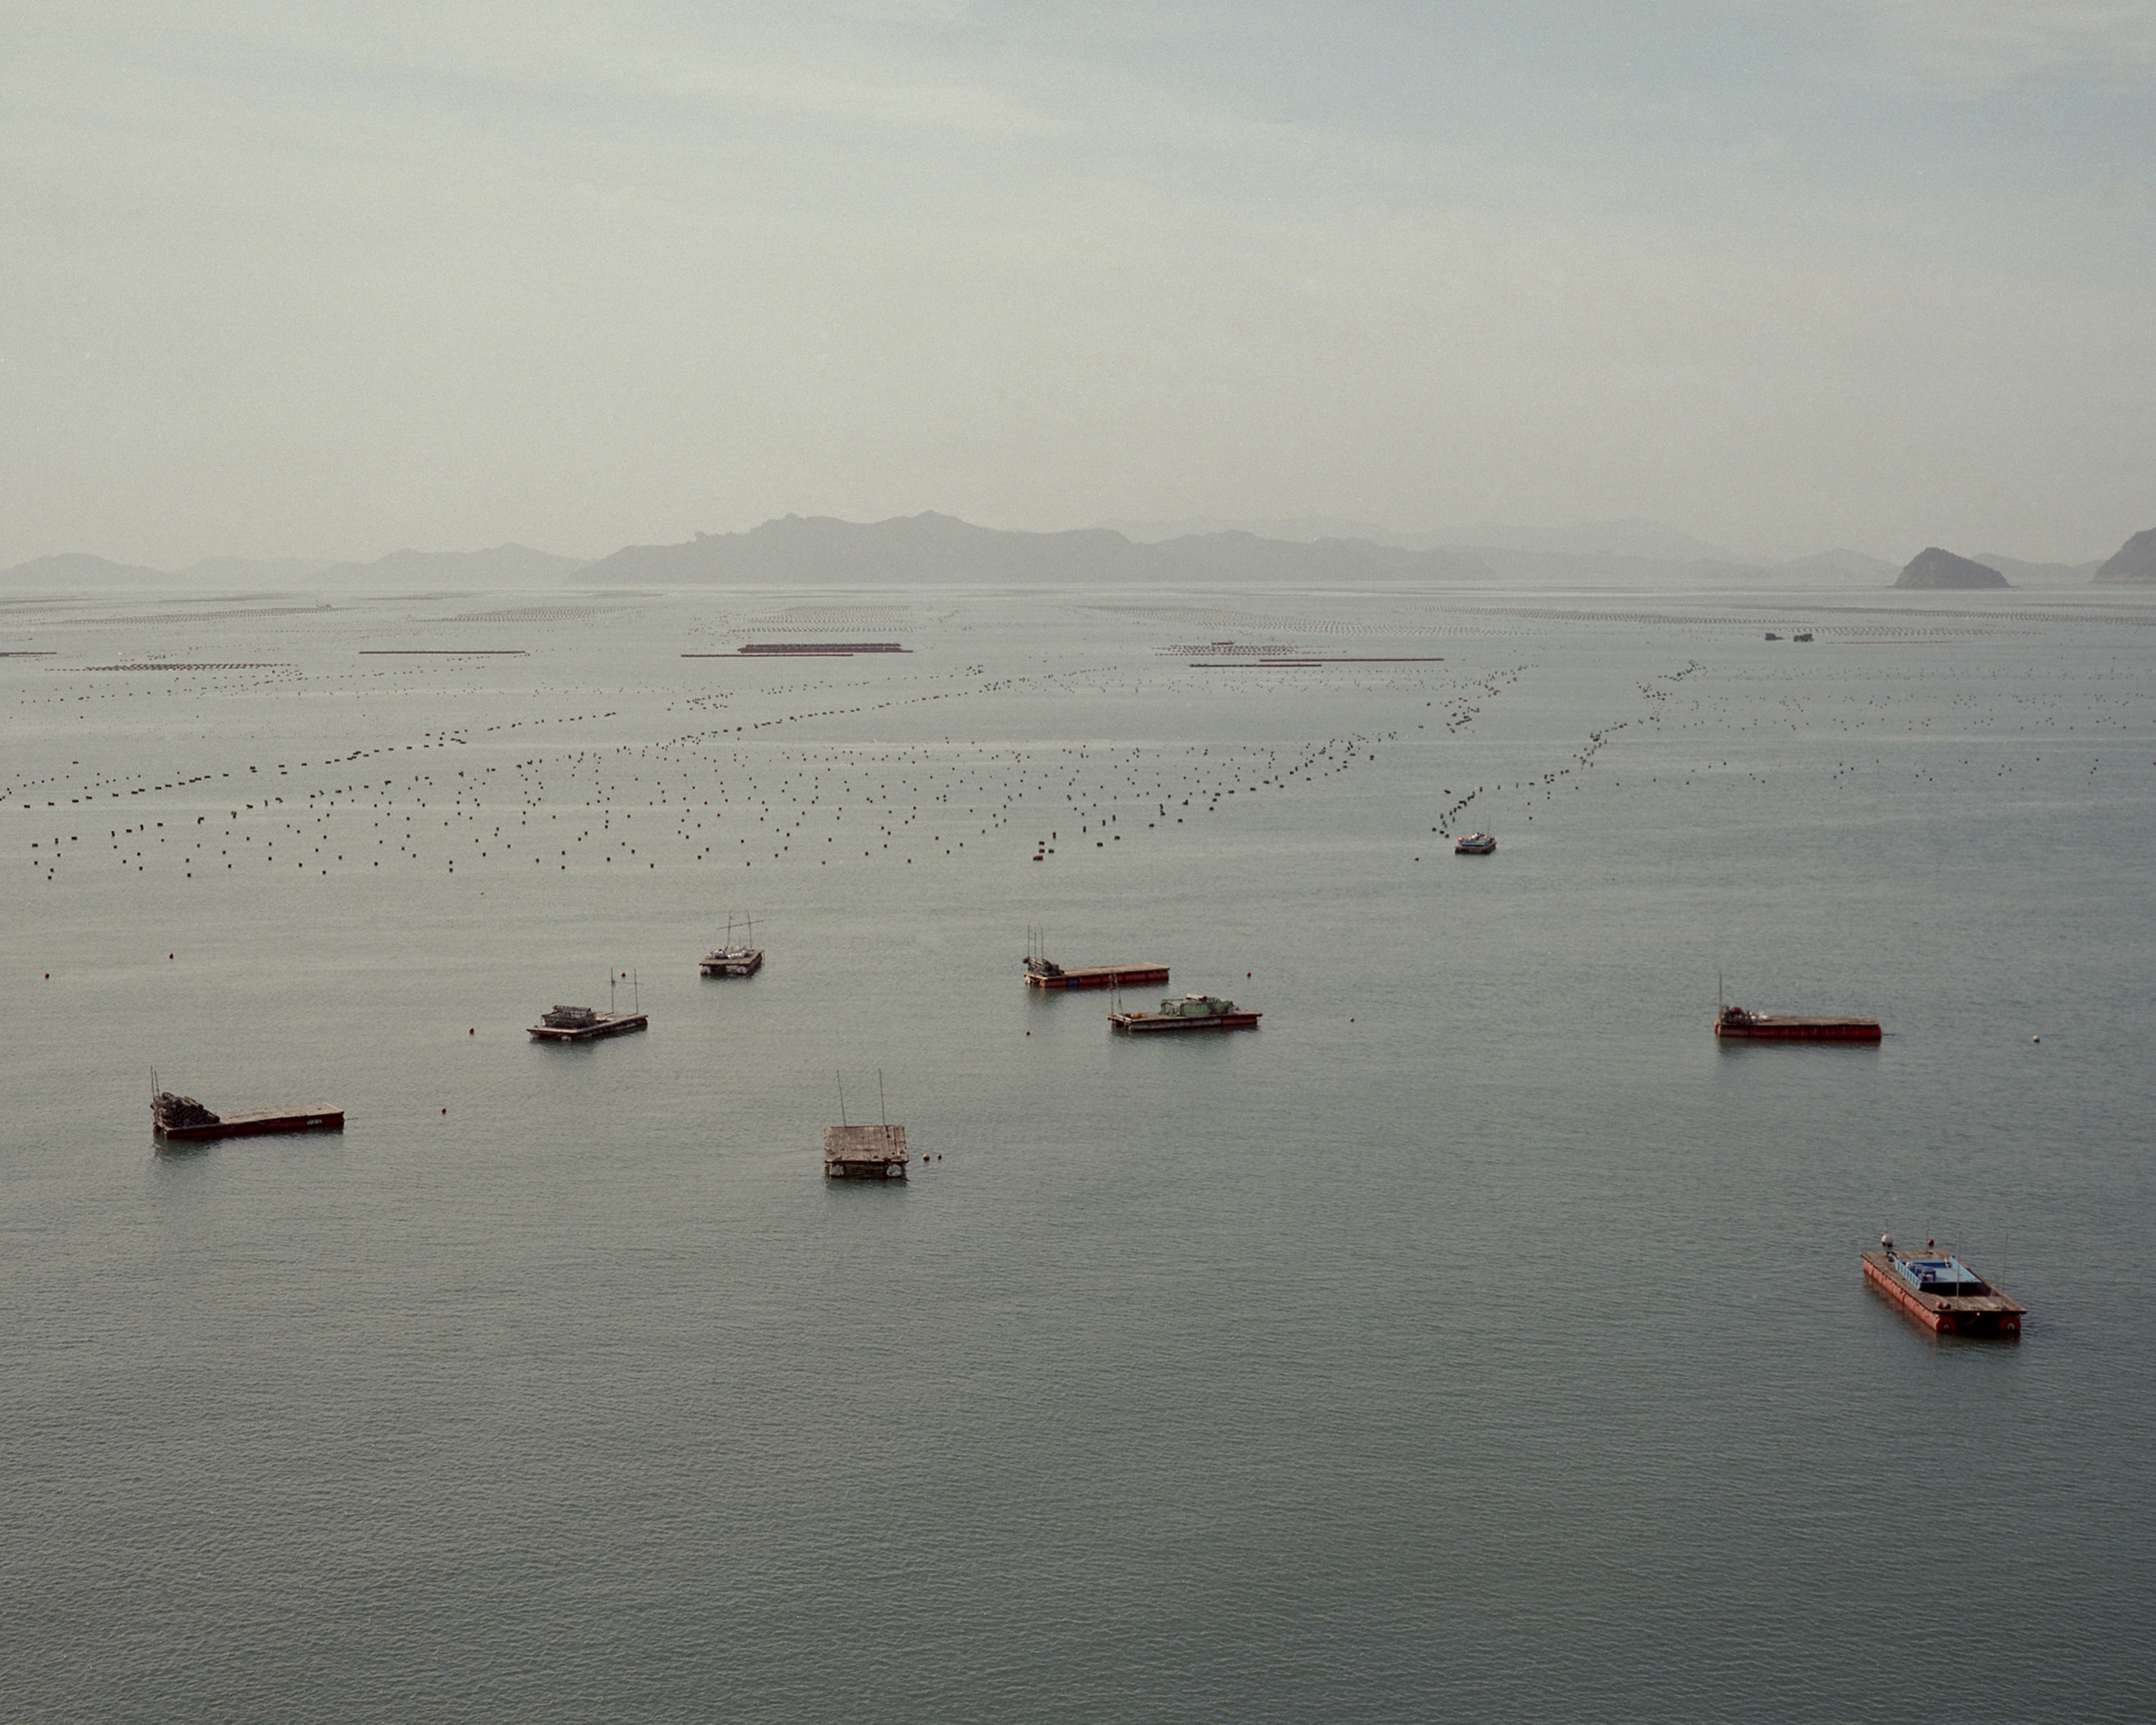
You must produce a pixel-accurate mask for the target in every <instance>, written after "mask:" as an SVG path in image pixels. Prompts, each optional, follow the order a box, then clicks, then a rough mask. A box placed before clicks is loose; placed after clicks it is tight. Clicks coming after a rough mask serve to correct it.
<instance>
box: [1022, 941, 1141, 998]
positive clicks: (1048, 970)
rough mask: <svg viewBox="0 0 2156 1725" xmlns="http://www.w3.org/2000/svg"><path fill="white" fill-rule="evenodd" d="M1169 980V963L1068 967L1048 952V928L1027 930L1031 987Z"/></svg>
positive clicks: (1118, 985) (1106, 985)
mask: <svg viewBox="0 0 2156 1725" xmlns="http://www.w3.org/2000/svg"><path fill="white" fill-rule="evenodd" d="M1167 980H1168V967H1167V966H1166V965H1165V964H1074V965H1072V966H1071V967H1070V968H1068V969H1065V968H1064V967H1063V966H1062V965H1060V964H1058V963H1056V962H1055V960H1054V959H1053V958H1050V957H1049V956H1048V931H1047V930H1046V929H1045V928H1029V929H1028V930H1026V932H1025V981H1026V986H1027V987H1028V988H1121V987H1122V985H1123V984H1124V983H1132V984H1133V985H1135V986H1137V987H1140V988H1154V987H1157V986H1158V985H1159V984H1161V983H1165V982H1166V981H1167Z"/></svg>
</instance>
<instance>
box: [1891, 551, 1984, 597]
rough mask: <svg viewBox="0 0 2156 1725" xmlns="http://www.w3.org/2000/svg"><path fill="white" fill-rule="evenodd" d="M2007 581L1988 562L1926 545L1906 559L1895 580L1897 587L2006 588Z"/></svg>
mask: <svg viewBox="0 0 2156 1725" xmlns="http://www.w3.org/2000/svg"><path fill="white" fill-rule="evenodd" d="M2007 584H2008V583H2007V579H2006V578H2005V576H2004V575H2002V574H2000V573H1999V571H1998V570H1996V569H1994V568H1993V567H1991V566H1990V565H1989V563H1979V562H1971V561H1970V560H1969V558H1967V557H1956V556H1955V555H1954V554H1953V552H1950V551H1941V550H1940V549H1939V548H1938V546H1936V545H1932V546H1927V547H1925V548H1924V549H1923V550H1922V551H1920V552H1917V555H1916V556H1914V557H1912V558H1910V559H1909V566H1908V567H1907V568H1906V569H1904V570H1902V573H1901V576H1900V578H1898V579H1897V580H1896V582H1895V583H1894V585H1895V586H1897V587H2005V586H2006V585H2007Z"/></svg>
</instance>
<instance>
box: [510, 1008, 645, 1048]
mask: <svg viewBox="0 0 2156 1725" xmlns="http://www.w3.org/2000/svg"><path fill="white" fill-rule="evenodd" d="M650 1025H651V1020H650V1019H649V1018H647V1017H646V1016H645V1015H644V1014H642V1013H640V1012H625V1013H623V1014H621V1015H620V1016H619V1018H603V1019H600V1020H599V1021H598V1023H597V1024H576V1025H572V1026H556V1025H553V1024H534V1025H532V1026H531V1040H533V1041H534V1042H597V1041H598V1040H600V1038H602V1037H605V1036H626V1035H627V1034H629V1032H630V1031H632V1030H644V1029H649V1028H650Z"/></svg>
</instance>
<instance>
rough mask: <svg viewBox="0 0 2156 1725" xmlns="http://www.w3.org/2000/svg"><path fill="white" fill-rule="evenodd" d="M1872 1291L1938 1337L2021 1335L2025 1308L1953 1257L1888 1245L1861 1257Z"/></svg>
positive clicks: (1948, 1253)
mask: <svg viewBox="0 0 2156 1725" xmlns="http://www.w3.org/2000/svg"><path fill="white" fill-rule="evenodd" d="M1862 1257H1863V1260H1864V1279H1865V1281H1866V1282H1868V1283H1870V1284H1871V1287H1872V1289H1873V1290H1874V1291H1876V1292H1877V1293H1879V1294H1881V1295H1882V1296H1885V1297H1886V1299H1887V1300H1888V1301H1890V1302H1891V1303H1892V1304H1893V1305H1895V1306H1897V1307H1899V1308H1900V1309H1901V1311H1902V1315H1903V1316H1904V1317H1909V1318H1912V1319H1913V1320H1914V1321H1915V1322H1917V1323H1920V1324H1922V1326H1923V1327H1925V1328H1926V1329H1928V1330H1930V1331H1933V1332H1934V1333H1936V1334H1940V1335H1951V1336H2019V1335H2020V1333H2021V1320H2022V1318H2023V1317H2025V1316H2026V1315H2027V1313H2028V1310H2029V1308H2028V1307H2025V1306H2024V1305H2022V1304H2021V1303H2020V1301H2016V1300H2010V1299H2008V1298H2007V1296H2005V1294H2003V1293H2001V1292H2000V1291H1999V1290H1998V1289H1997V1288H1995V1287H1994V1286H1992V1285H1991V1284H1990V1283H1989V1282H1988V1281H1984V1278H1983V1277H1982V1276H1979V1275H1978V1274H1977V1273H1976V1272H1975V1271H1974V1270H1971V1269H1970V1268H1969V1266H1967V1265H1966V1264H1964V1263H1963V1262H1962V1261H1961V1260H1960V1259H1959V1258H1958V1257H1956V1256H1955V1255H1953V1253H1952V1252H1942V1251H1938V1250H1935V1249H1933V1248H1932V1247H1930V1246H1927V1247H1926V1248H1925V1249H1924V1250H1922V1252H1913V1251H1897V1250H1895V1249H1894V1245H1893V1243H1892V1241H1891V1240H1883V1241H1881V1243H1880V1246H1879V1249H1878V1250H1876V1251H1868V1252H1865V1253H1863V1254H1862Z"/></svg>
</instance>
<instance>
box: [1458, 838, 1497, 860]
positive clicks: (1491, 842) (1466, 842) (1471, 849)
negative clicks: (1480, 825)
mask: <svg viewBox="0 0 2156 1725" xmlns="http://www.w3.org/2000/svg"><path fill="white" fill-rule="evenodd" d="M1496 848H1497V840H1496V838H1495V837H1494V836H1492V835H1491V834H1488V833H1470V834H1468V835H1467V836H1466V838H1464V839H1461V840H1460V842H1459V843H1458V844H1457V845H1454V846H1453V847H1452V850H1453V854H1454V855H1455V856H1487V855H1489V854H1490V853H1491V851H1493V850H1496Z"/></svg>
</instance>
